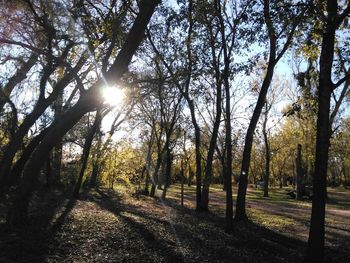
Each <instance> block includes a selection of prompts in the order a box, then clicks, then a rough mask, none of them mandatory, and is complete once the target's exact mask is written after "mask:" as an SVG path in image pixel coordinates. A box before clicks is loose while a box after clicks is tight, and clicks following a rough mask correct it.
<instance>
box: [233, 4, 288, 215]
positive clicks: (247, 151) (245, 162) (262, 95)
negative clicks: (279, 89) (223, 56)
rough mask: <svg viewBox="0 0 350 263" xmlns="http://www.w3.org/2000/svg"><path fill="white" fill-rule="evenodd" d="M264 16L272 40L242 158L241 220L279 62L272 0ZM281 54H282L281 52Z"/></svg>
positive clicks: (240, 180)
mask: <svg viewBox="0 0 350 263" xmlns="http://www.w3.org/2000/svg"><path fill="white" fill-rule="evenodd" d="M264 18H265V23H266V25H267V28H268V34H269V41H270V52H269V54H270V57H269V62H268V67H267V72H266V76H265V78H264V81H263V83H262V86H261V89H260V92H259V96H258V100H257V103H256V105H255V108H254V112H253V116H252V118H251V119H250V122H249V126H248V129H247V134H246V136H245V141H244V149H243V159H242V165H241V173H240V176H239V185H238V194H237V202H236V215H235V220H236V221H241V220H247V219H248V218H247V214H246V207H245V205H246V193H247V186H248V174H249V166H250V159H251V152H252V145H253V138H254V131H255V128H256V125H257V123H258V121H259V117H260V114H261V111H262V108H263V107H264V104H265V100H266V95H267V91H268V89H269V87H270V84H271V80H272V77H273V72H274V68H275V65H276V63H277V61H276V36H275V32H274V28H273V25H272V21H271V18H270V1H267V0H264ZM280 55H281V54H280Z"/></svg>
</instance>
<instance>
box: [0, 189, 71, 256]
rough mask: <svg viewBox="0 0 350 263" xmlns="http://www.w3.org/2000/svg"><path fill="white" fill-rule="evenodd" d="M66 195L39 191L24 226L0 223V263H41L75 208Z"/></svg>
mask: <svg viewBox="0 0 350 263" xmlns="http://www.w3.org/2000/svg"><path fill="white" fill-rule="evenodd" d="M67 193H68V192H67V191H60V190H57V189H47V188H42V189H39V190H38V191H37V192H35V193H34V195H33V197H32V199H31V203H30V208H29V216H28V219H27V221H26V222H24V223H23V224H22V225H19V226H16V227H10V226H8V225H7V224H6V222H5V221H3V222H2V223H0V262H44V259H45V255H46V253H47V250H48V244H49V243H50V241H51V240H52V238H53V236H54V234H55V232H56V231H57V230H58V229H59V227H60V225H61V224H62V223H63V222H64V220H65V218H66V217H67V215H68V214H69V212H70V211H71V210H72V209H73V207H74V205H75V201H74V200H73V199H69V200H67V195H68V194H67ZM62 208H63V212H62V213H61V214H60V216H59V217H58V218H57V219H56V220H55V222H54V223H53V220H54V219H55V216H56V215H57V214H59V210H61V209H62Z"/></svg>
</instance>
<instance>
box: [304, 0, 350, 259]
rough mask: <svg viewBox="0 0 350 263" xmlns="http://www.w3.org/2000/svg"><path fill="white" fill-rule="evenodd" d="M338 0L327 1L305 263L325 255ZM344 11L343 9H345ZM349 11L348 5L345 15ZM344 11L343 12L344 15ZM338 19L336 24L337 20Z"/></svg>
mask: <svg viewBox="0 0 350 263" xmlns="http://www.w3.org/2000/svg"><path fill="white" fill-rule="evenodd" d="M337 11H338V3H337V1H336V0H328V1H327V13H328V15H327V20H326V25H325V27H324V30H323V34H322V46H321V55H320V74H319V76H320V77H319V87H318V112H317V133H316V154H315V164H314V174H313V198H312V211H311V222H310V232H309V239H308V247H307V253H306V258H305V261H306V262H322V261H323V256H324V241H325V240H324V235H325V225H324V224H325V206H326V194H327V168H328V151H329V144H330V142H329V139H330V117H329V114H330V99H331V94H332V91H333V87H334V85H333V83H332V66H333V59H334V46H335V33H336V29H337V27H338V26H339V25H340V22H341V21H340V22H339V21H338V14H337ZM344 12H345V11H344ZM348 13H349V10H348V8H347V14H348ZM347 14H346V15H347ZM337 22H339V24H338V25H337V24H336V23H337Z"/></svg>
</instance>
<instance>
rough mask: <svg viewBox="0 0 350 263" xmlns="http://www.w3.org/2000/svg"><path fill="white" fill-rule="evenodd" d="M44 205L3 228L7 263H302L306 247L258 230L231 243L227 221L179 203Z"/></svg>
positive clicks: (62, 201)
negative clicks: (20, 221) (25, 220)
mask: <svg viewBox="0 0 350 263" xmlns="http://www.w3.org/2000/svg"><path fill="white" fill-rule="evenodd" d="M44 197H45V198H49V199H47V200H49V201H48V202H47V203H46V205H47V206H48V208H45V209H44V208H42V209H41V210H36V213H34V214H33V217H32V220H31V221H30V223H29V224H28V225H27V226H25V227H23V228H21V229H12V230H10V229H7V228H6V227H5V225H4V224H2V225H0V235H1V236H0V262H10V263H11V262H259V263H260V262H302V255H303V252H304V250H305V246H306V244H305V242H303V241H301V240H299V239H296V238H292V237H288V236H285V235H283V234H281V233H279V232H277V231H276V232H275V231H272V230H271V229H267V228H265V227H262V226H260V225H257V224H254V223H252V222H245V223H235V224H234V231H233V233H232V235H229V234H227V233H225V232H224V231H223V226H224V219H223V218H222V217H220V216H218V215H216V214H214V213H210V212H201V213H197V212H195V211H193V210H192V209H188V208H184V207H181V206H180V205H179V204H178V203H177V202H176V201H174V200H167V201H162V200H160V199H156V198H150V197H144V196H136V197H130V196H128V197H127V196H121V195H119V194H117V193H114V192H111V191H108V190H106V189H97V190H93V191H91V192H90V193H87V194H86V195H84V196H82V197H81V199H79V200H74V199H66V198H64V195H62V196H59V195H57V196H54V197H49V196H44ZM50 198H51V199H50ZM39 218H44V219H41V220H39ZM346 253H348V252H344V251H337V250H330V249H329V250H327V262H345V261H346V258H347V256H349V255H347V254H346ZM330 259H333V261H332V260H330ZM339 260H340V261H339Z"/></svg>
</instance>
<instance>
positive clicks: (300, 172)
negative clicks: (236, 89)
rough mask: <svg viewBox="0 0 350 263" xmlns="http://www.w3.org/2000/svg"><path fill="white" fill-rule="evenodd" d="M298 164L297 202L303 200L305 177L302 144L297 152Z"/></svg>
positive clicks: (296, 161)
mask: <svg viewBox="0 0 350 263" xmlns="http://www.w3.org/2000/svg"><path fill="white" fill-rule="evenodd" d="M295 163H296V168H297V173H296V175H297V178H296V182H297V184H296V192H297V195H296V199H297V200H302V199H303V192H304V191H303V180H304V178H303V177H304V175H303V172H304V170H303V159H302V155H301V144H298V150H297V158H296V160H295Z"/></svg>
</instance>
